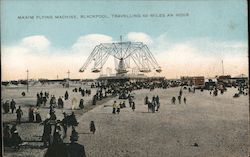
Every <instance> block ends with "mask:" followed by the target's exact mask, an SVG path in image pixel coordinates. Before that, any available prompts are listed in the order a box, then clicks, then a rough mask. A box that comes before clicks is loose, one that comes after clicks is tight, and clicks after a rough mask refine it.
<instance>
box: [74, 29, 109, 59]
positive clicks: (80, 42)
mask: <svg viewBox="0 0 250 157" xmlns="http://www.w3.org/2000/svg"><path fill="white" fill-rule="evenodd" d="M109 42H113V40H112V37H110V36H108V35H103V34H88V35H84V36H81V37H79V38H78V39H77V41H76V43H74V44H73V46H72V51H73V52H74V53H83V51H86V50H87V53H84V54H85V55H87V54H90V52H91V51H92V50H93V49H94V47H95V46H96V45H99V44H100V43H109Z"/></svg>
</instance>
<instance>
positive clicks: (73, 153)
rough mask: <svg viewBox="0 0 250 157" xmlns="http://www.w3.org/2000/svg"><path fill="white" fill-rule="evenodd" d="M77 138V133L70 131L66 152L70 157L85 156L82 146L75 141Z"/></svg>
mask: <svg viewBox="0 0 250 157" xmlns="http://www.w3.org/2000/svg"><path fill="white" fill-rule="evenodd" d="M78 138H79V136H78V133H77V132H76V131H72V134H71V136H70V141H71V143H70V144H69V145H68V153H69V156H70V157H86V154H85V149H84V146H83V145H81V144H78V143H77V141H78Z"/></svg>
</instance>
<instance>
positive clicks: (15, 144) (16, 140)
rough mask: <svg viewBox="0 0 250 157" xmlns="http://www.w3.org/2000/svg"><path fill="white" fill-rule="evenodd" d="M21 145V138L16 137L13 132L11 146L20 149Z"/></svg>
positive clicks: (15, 132)
mask: <svg viewBox="0 0 250 157" xmlns="http://www.w3.org/2000/svg"><path fill="white" fill-rule="evenodd" d="M21 143H22V139H21V137H20V136H19V135H18V132H17V130H16V131H14V133H13V135H12V136H11V144H12V146H13V147H14V148H15V149H19V148H20V144H21Z"/></svg>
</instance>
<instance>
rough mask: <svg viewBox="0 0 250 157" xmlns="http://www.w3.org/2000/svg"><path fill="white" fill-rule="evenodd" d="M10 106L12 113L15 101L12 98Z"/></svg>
mask: <svg viewBox="0 0 250 157" xmlns="http://www.w3.org/2000/svg"><path fill="white" fill-rule="evenodd" d="M10 108H11V113H14V110H15V109H16V102H15V101H14V99H12V100H11V102H10Z"/></svg>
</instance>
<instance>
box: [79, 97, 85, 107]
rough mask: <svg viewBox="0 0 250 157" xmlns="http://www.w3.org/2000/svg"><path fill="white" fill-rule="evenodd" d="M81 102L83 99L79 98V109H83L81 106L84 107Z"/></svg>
mask: <svg viewBox="0 0 250 157" xmlns="http://www.w3.org/2000/svg"><path fill="white" fill-rule="evenodd" d="M83 102H84V101H83V99H81V100H80V103H79V107H80V109H83V108H84V105H83Z"/></svg>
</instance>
